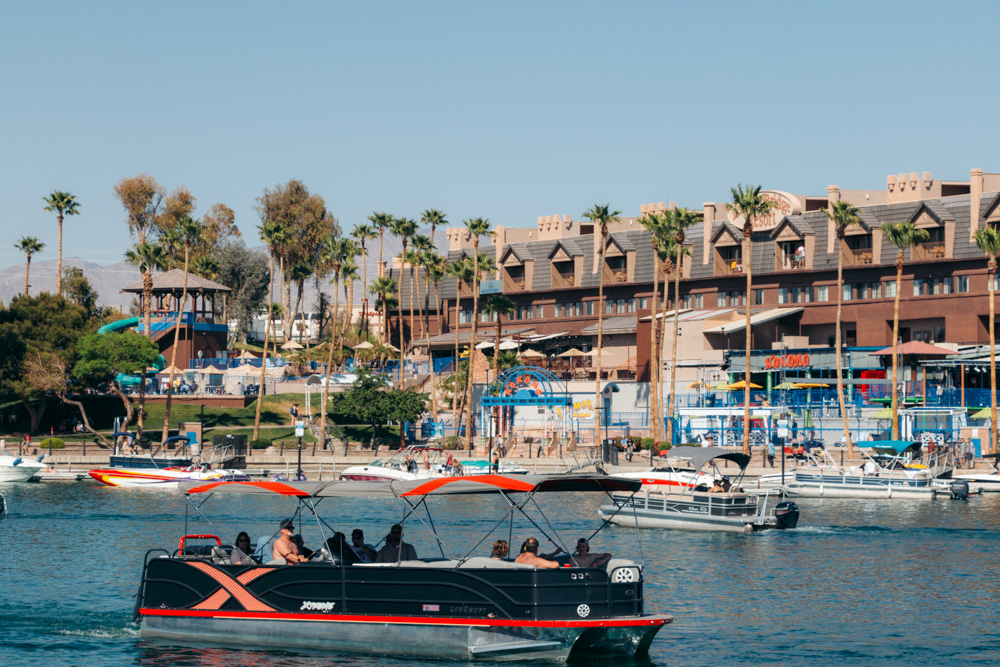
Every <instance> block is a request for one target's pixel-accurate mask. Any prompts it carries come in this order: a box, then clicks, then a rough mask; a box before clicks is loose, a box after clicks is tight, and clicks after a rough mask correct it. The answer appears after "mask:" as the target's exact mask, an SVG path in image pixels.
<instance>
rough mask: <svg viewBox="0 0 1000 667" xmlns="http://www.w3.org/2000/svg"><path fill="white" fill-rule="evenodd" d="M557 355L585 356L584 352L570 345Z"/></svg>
mask: <svg viewBox="0 0 1000 667" xmlns="http://www.w3.org/2000/svg"><path fill="white" fill-rule="evenodd" d="M559 356H560V357H570V358H572V357H583V356H586V354H585V353H584V352H581V351H580V350H578V349H576V348H575V347H571V348H570V349H568V350H566V351H565V352H563V353H562V354H560V355H559Z"/></svg>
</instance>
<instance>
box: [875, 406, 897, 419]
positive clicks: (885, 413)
mask: <svg viewBox="0 0 1000 667" xmlns="http://www.w3.org/2000/svg"><path fill="white" fill-rule="evenodd" d="M872 419H892V408H882V409H881V410H879V411H878V412H876V413H875V414H873V415H872Z"/></svg>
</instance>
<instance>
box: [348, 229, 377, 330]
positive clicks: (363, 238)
mask: <svg viewBox="0 0 1000 667" xmlns="http://www.w3.org/2000/svg"><path fill="white" fill-rule="evenodd" d="M351 236H353V237H354V238H355V239H357V241H358V245H360V246H361V284H362V289H361V327H360V328H361V329H362V330H363V331H364V332H365V336H366V337H367V336H368V249H367V248H366V247H365V243H366V242H367V241H371V240H373V239H375V238H378V234H376V233H375V226H374V225H366V224H360V225H354V229H353V230H351Z"/></svg>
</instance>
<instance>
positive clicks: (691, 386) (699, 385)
mask: <svg viewBox="0 0 1000 667" xmlns="http://www.w3.org/2000/svg"><path fill="white" fill-rule="evenodd" d="M707 386H708V385H707V384H705V383H704V382H702V381H701V380H698V381H697V382H692V383H691V384H689V385H686V386H685V387H684V388H685V389H702V388H704V387H707Z"/></svg>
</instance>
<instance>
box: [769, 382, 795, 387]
mask: <svg viewBox="0 0 1000 667" xmlns="http://www.w3.org/2000/svg"><path fill="white" fill-rule="evenodd" d="M798 388H799V385H797V384H795V383H794V382H782V383H781V384H779V385H778V386H777V387H775V389H798Z"/></svg>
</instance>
